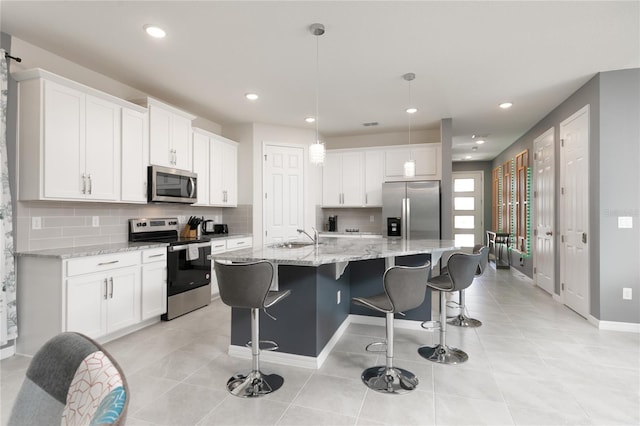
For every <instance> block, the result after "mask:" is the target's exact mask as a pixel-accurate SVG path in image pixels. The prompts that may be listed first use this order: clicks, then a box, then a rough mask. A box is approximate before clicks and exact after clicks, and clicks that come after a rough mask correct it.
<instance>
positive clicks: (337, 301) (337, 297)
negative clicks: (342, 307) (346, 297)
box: [336, 290, 340, 305]
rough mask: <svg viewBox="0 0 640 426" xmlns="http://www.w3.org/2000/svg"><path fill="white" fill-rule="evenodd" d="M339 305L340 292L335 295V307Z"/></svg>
mask: <svg viewBox="0 0 640 426" xmlns="http://www.w3.org/2000/svg"><path fill="white" fill-rule="evenodd" d="M339 304H340V290H338V292H337V293H336V305H339Z"/></svg>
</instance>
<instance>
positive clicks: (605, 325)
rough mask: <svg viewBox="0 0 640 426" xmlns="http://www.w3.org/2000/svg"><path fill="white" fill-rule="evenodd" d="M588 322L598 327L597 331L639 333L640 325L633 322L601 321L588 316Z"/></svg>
mask: <svg viewBox="0 0 640 426" xmlns="http://www.w3.org/2000/svg"><path fill="white" fill-rule="evenodd" d="M589 322H590V323H591V324H593V325H595V326H596V327H598V329H599V330H609V331H624V332H627V333H640V324H638V323H634V322H620V321H601V320H599V319H597V318H595V317H594V316H592V315H589Z"/></svg>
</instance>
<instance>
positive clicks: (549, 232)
mask: <svg viewBox="0 0 640 426" xmlns="http://www.w3.org/2000/svg"><path fill="white" fill-rule="evenodd" d="M545 234H546V235H553V232H551V231H547V232H545Z"/></svg>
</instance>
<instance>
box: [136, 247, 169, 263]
mask: <svg viewBox="0 0 640 426" xmlns="http://www.w3.org/2000/svg"><path fill="white" fill-rule="evenodd" d="M166 261H167V248H166V247H158V248H154V249H149V250H143V251H142V263H149V262H166Z"/></svg>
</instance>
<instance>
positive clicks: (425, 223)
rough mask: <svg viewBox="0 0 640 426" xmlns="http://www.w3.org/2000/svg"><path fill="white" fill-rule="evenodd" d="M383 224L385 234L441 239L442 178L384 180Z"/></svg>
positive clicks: (410, 237)
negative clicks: (402, 180)
mask: <svg viewBox="0 0 640 426" xmlns="http://www.w3.org/2000/svg"><path fill="white" fill-rule="evenodd" d="M382 226H383V229H382V235H384V236H389V237H402V238H409V239H418V238H426V239H434V240H439V239H440V181H437V180H431V181H416V182H386V183H383V184H382ZM398 234H400V235H398Z"/></svg>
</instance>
